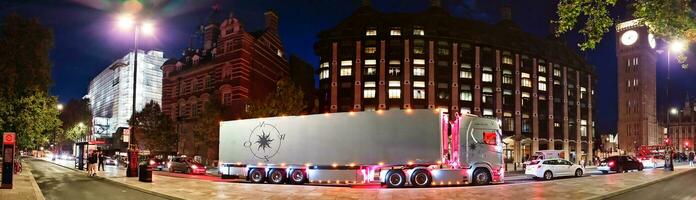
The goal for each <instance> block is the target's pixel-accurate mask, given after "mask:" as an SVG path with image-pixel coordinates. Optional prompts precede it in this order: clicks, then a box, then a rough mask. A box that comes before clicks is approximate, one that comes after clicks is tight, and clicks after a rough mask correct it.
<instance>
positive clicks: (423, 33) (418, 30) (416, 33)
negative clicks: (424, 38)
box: [413, 28, 425, 35]
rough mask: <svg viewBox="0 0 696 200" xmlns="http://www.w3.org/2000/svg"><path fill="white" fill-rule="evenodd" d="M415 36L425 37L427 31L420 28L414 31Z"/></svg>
mask: <svg viewBox="0 0 696 200" xmlns="http://www.w3.org/2000/svg"><path fill="white" fill-rule="evenodd" d="M413 35H425V31H424V30H423V29H420V28H416V29H413Z"/></svg>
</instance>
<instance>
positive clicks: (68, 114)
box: [55, 99, 92, 143]
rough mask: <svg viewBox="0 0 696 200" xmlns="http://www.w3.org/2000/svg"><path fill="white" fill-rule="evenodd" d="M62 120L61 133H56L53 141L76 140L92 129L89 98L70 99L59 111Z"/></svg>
mask: <svg viewBox="0 0 696 200" xmlns="http://www.w3.org/2000/svg"><path fill="white" fill-rule="evenodd" d="M60 120H61V121H63V127H62V129H63V130H65V131H62V132H61V134H57V135H56V138H55V141H56V142H58V143H61V142H66V141H73V142H74V141H77V140H78V139H80V138H82V137H84V136H85V135H86V134H87V133H88V132H89V130H91V129H92V110H91V108H90V100H89V99H70V101H68V103H67V104H66V105H65V106H64V108H63V111H62V112H61V113H60Z"/></svg>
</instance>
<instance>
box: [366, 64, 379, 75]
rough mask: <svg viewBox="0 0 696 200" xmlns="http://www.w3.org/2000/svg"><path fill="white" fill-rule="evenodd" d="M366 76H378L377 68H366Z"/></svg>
mask: <svg viewBox="0 0 696 200" xmlns="http://www.w3.org/2000/svg"><path fill="white" fill-rule="evenodd" d="M365 75H377V68H376V67H375V66H365Z"/></svg>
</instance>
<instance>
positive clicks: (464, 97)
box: [459, 91, 473, 101]
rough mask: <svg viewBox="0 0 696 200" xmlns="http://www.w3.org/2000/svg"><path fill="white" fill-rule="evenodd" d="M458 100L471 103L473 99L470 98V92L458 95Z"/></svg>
mask: <svg viewBox="0 0 696 200" xmlns="http://www.w3.org/2000/svg"><path fill="white" fill-rule="evenodd" d="M459 99H461V100H462V101H471V99H473V98H472V96H471V92H469V91H462V92H461V93H459Z"/></svg>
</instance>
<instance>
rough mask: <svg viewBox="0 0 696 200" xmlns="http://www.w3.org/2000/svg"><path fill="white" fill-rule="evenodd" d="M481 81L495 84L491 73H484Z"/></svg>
mask: <svg viewBox="0 0 696 200" xmlns="http://www.w3.org/2000/svg"><path fill="white" fill-rule="evenodd" d="M481 80H482V81H483V82H493V75H492V74H489V73H483V76H482V77H481Z"/></svg>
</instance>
